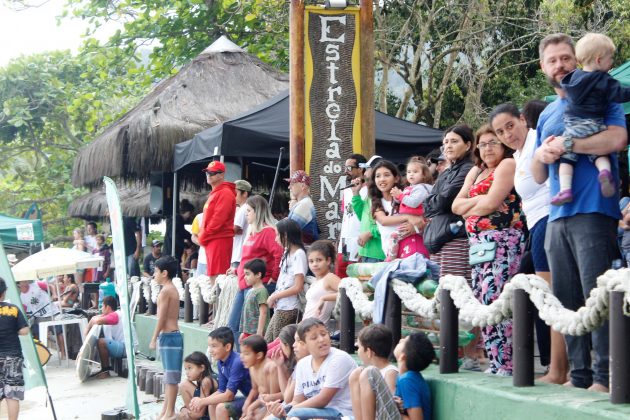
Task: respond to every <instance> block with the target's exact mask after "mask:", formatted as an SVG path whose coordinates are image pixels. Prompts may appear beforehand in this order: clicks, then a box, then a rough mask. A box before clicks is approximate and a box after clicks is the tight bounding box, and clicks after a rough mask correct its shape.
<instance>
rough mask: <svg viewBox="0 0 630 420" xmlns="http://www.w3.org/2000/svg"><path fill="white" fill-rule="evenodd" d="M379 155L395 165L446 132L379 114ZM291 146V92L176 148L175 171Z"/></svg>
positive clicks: (431, 145)
mask: <svg viewBox="0 0 630 420" xmlns="http://www.w3.org/2000/svg"><path fill="white" fill-rule="evenodd" d="M375 125H376V154H378V155H381V156H383V157H384V158H386V159H390V160H392V161H395V162H405V161H406V160H407V159H408V158H409V157H411V156H412V155H414V154H415V155H426V154H427V153H429V152H430V151H431V150H433V149H435V148H436V147H439V146H440V145H441V142H442V136H443V132H442V131H441V130H437V129H434V128H430V127H426V126H422V125H419V124H414V123H412V122H409V121H405V120H401V119H399V118H395V117H392V116H389V115H387V114H384V113H382V112H378V111H376V115H375ZM288 146H289V92H288V91H285V92H283V93H280V94H278V95H277V96H275V97H274V98H271V99H269V100H268V101H267V102H264V103H262V104H261V105H259V106H257V107H256V108H253V109H252V110H250V111H249V112H247V113H245V114H243V115H241V116H238V117H236V118H233V119H231V120H228V121H225V122H223V123H222V124H219V125H216V126H214V127H211V128H208V129H206V130H204V131H201V132H200V133H198V134H196V135H195V136H194V137H193V138H192V139H191V140H188V141H185V142H182V143H179V144H177V145H176V146H175V155H174V162H173V169H174V171H180V170H181V169H183V168H185V167H186V166H187V165H190V164H192V163H197V162H203V161H207V160H209V159H210V158H212V157H213V156H220V155H223V156H234V157H242V158H259V159H260V158H277V156H278V149H279V148H280V147H285V148H288Z"/></svg>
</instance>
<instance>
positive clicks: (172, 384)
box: [149, 255, 184, 420]
mask: <svg viewBox="0 0 630 420" xmlns="http://www.w3.org/2000/svg"><path fill="white" fill-rule="evenodd" d="M178 269H179V263H178V262H177V260H176V259H175V257H172V256H170V255H167V256H165V257H162V258H160V259H158V260H157V261H156V262H155V271H154V272H153V278H154V279H155V281H156V282H157V283H158V284H159V285H160V286H162V290H161V291H160V294H159V295H158V301H157V324H156V325H155V330H154V331H153V338H152V339H151V343H150V344H149V348H151V349H155V348H158V350H159V352H160V358H161V359H162V366H163V367H164V385H165V386H164V406H163V407H162V413H161V414H160V416H159V417H158V420H166V419H171V418H174V417H175V400H176V399H177V391H178V389H179V382H180V380H181V378H182V359H183V357H184V338H183V337H182V333H181V332H179V326H178V323H177V320H178V318H179V293H178V292H177V289H176V288H175V286H174V285H173V277H175V276H176V275H177V270H178Z"/></svg>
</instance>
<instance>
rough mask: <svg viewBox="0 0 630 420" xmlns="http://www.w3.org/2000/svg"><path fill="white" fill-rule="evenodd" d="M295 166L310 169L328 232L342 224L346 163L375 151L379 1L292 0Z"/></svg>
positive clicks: (331, 234) (335, 233) (323, 227)
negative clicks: (312, 1) (375, 11)
mask: <svg viewBox="0 0 630 420" xmlns="http://www.w3.org/2000/svg"><path fill="white" fill-rule="evenodd" d="M290 24H291V27H290V28H291V29H290V32H291V33H290V35H291V50H290V54H291V56H290V59H291V64H290V67H291V70H290V79H291V102H290V112H291V143H290V149H291V150H290V163H291V170H292V171H293V170H297V169H304V170H306V171H307V172H308V173H309V175H310V176H311V197H312V199H313V202H314V203H315V209H316V211H317V220H318V224H319V227H320V229H321V231H322V232H321V235H320V237H321V238H328V239H331V240H336V239H337V236H338V232H339V230H340V228H341V211H340V208H339V203H340V201H341V189H342V188H343V187H344V186H345V185H346V182H347V180H346V176H345V171H344V163H345V160H346V158H347V157H348V156H350V155H351V154H352V153H363V154H365V155H368V156H369V155H371V154H373V153H374V94H373V92H374V62H373V61H374V48H373V35H372V31H373V27H372V2H371V1H362V2H361V7H356V6H350V7H346V8H344V9H326V8H324V7H321V6H306V7H305V6H304V1H303V0H292V1H291V22H290Z"/></svg>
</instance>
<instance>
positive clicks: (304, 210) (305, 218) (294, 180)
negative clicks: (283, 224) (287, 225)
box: [285, 170, 319, 245]
mask: <svg viewBox="0 0 630 420" xmlns="http://www.w3.org/2000/svg"><path fill="white" fill-rule="evenodd" d="M285 181H287V182H288V183H289V191H290V192H291V195H292V196H293V197H295V200H296V201H297V202H296V204H295V205H294V206H293V208H292V209H291V211H290V212H289V219H291V220H293V221H295V222H296V223H297V224H298V225H299V226H300V229H301V230H302V242H304V244H305V245H310V244H312V243H313V242H315V241H316V240H318V239H319V229H318V227H317V215H316V213H315V205H314V204H313V200H311V196H310V192H311V177H310V176H308V174H307V173H306V172H304V171H302V170H298V171H295V172H293V173H292V174H291V178H286V179H285Z"/></svg>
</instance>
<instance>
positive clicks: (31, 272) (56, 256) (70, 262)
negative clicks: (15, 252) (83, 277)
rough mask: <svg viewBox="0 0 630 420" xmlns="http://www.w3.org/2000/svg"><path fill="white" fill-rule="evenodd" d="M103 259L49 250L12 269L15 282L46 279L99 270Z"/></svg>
mask: <svg viewBox="0 0 630 420" xmlns="http://www.w3.org/2000/svg"><path fill="white" fill-rule="evenodd" d="M102 264H103V257H101V256H98V255H92V254H89V253H87V252H83V251H77V250H75V249H68V248H48V249H44V250H43V251H40V252H38V253H36V254H33V255H31V256H29V257H27V258H24V259H23V260H22V261H20V262H19V263H17V264H16V265H15V266H13V268H12V269H11V270H12V271H13V277H14V278H15V281H28V280H36V279H44V278H47V277H51V276H58V275H61V274H74V273H75V272H76V271H77V270H84V269H86V268H97V267H100V266H101V265H102Z"/></svg>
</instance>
